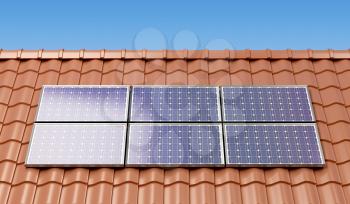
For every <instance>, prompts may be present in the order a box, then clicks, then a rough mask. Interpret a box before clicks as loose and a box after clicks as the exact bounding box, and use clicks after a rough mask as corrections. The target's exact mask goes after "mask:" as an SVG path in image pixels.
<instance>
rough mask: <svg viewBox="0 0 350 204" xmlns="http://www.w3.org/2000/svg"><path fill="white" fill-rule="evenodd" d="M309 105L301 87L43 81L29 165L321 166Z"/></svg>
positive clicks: (321, 159)
mask: <svg viewBox="0 0 350 204" xmlns="http://www.w3.org/2000/svg"><path fill="white" fill-rule="evenodd" d="M129 95H130V96H129ZM129 104H130V105H129ZM311 107H312V106H311V102H310V97H309V94H308V91H307V87H302V86H288V87H287V86H284V87H275V86H264V87H221V88H219V87H191V86H189V87H186V86H134V87H132V88H131V89H130V88H129V87H128V86H45V87H44V89H43V92H42V98H41V102H40V104H39V111H38V115H37V120H36V122H35V128H34V131H33V136H32V139H31V143H30V148H29V153H28V157H27V160H26V165H28V166H134V167H136V166H140V167H144V166H163V167H177V166H182V167H196V166H198V167H200V166H208V167H209V166H211V167H219V166H224V165H225V163H226V165H227V166H322V165H323V164H324V158H323V154H322V149H321V145H320V142H319V138H318V133H317V127H316V125H315V121H314V116H313V112H312V108H311ZM221 114H222V116H221Z"/></svg>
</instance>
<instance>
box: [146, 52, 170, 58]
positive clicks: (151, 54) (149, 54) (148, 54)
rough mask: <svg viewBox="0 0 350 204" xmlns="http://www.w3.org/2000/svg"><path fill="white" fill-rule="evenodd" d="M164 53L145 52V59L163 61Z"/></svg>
mask: <svg viewBox="0 0 350 204" xmlns="http://www.w3.org/2000/svg"><path fill="white" fill-rule="evenodd" d="M164 58H166V52H165V51H164V50H146V59H164Z"/></svg>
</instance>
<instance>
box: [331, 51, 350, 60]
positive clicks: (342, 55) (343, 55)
mask: <svg viewBox="0 0 350 204" xmlns="http://www.w3.org/2000/svg"><path fill="white" fill-rule="evenodd" d="M333 58H334V59H350V50H333Z"/></svg>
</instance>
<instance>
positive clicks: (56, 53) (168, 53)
mask: <svg viewBox="0 0 350 204" xmlns="http://www.w3.org/2000/svg"><path fill="white" fill-rule="evenodd" d="M0 59H350V50H331V49H330V50H291V49H288V50H248V49H247V50H0Z"/></svg>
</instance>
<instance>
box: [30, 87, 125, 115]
mask: <svg viewBox="0 0 350 204" xmlns="http://www.w3.org/2000/svg"><path fill="white" fill-rule="evenodd" d="M128 95H129V88H128V87H127V86H44V88H43V92H42V96H41V101H40V104H39V112H38V116H37V119H36V120H37V121H38V122H45V121H126V120H127V108H128Z"/></svg>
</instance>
